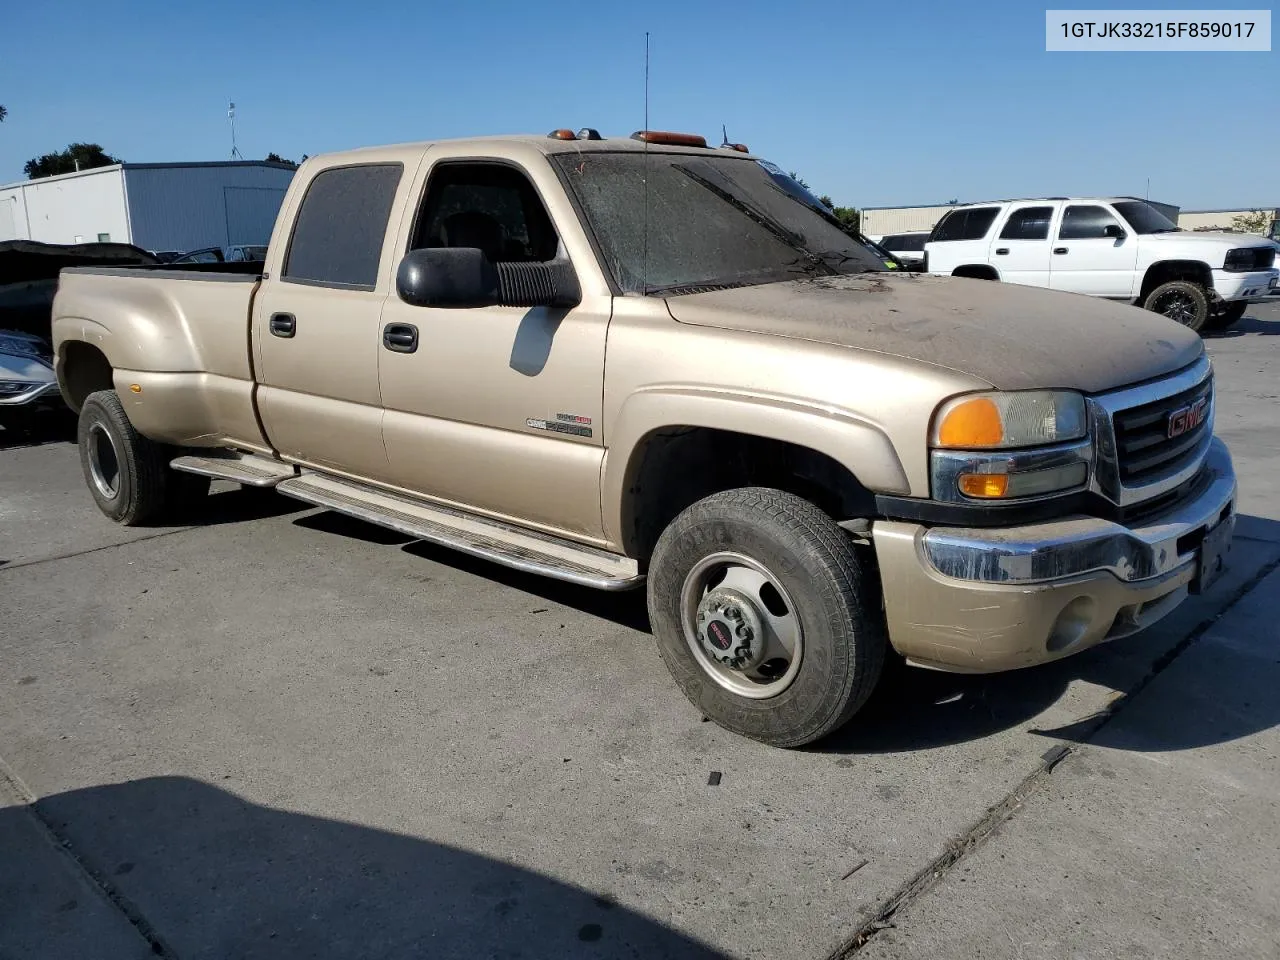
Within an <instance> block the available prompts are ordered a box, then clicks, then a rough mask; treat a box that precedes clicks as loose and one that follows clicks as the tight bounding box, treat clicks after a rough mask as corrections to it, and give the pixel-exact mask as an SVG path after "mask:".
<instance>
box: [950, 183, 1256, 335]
mask: <svg viewBox="0 0 1280 960" xmlns="http://www.w3.org/2000/svg"><path fill="white" fill-rule="evenodd" d="M1275 254H1276V248H1275V246H1274V245H1273V244H1271V243H1270V242H1268V241H1267V240H1266V239H1264V238H1262V237H1254V236H1249V235H1245V234H1233V233H1192V232H1190V231H1185V230H1179V229H1178V227H1177V225H1175V224H1174V223H1173V221H1171V220H1170V219H1169V218H1168V217H1166V216H1165V215H1164V214H1163V213H1161V212H1160V211H1159V210H1158V209H1156V207H1155V206H1153V205H1151V204H1149V203H1147V202H1145V201H1143V200H1138V199H1134V198H1131V197H1111V198H1100V197H1088V198H1065V197H1054V198H1049V199H1041V200H1005V201H1000V202H995V203H979V204H971V205H968V206H963V207H956V208H955V209H953V210H951V211H949V212H948V213H947V214H946V215H945V216H944V217H943V218H942V219H941V220H939V221H938V224H937V226H935V227H934V228H933V232H932V233H931V234H930V235H929V242H928V243H926V244H925V257H926V261H925V262H926V265H927V269H928V271H929V272H930V273H934V274H939V275H942V276H955V277H976V278H978V279H983V280H1003V281H1005V282H1006V283H1020V284H1025V285H1027V286H1032V287H1049V288H1050V289H1053V290H1067V291H1071V292H1073V293H1086V294H1090V295H1092V296H1095V297H1107V298H1109V299H1112V300H1125V301H1128V302H1130V303H1134V304H1136V305H1138V306H1143V307H1146V308H1147V309H1148V310H1154V311H1155V312H1156V313H1162V314H1164V315H1165V316H1167V317H1170V318H1172V319H1174V320H1177V321H1178V322H1179V323H1182V324H1184V325H1185V326H1187V327H1190V328H1191V329H1192V330H1197V331H1198V330H1201V329H1203V328H1205V327H1206V326H1209V327H1213V326H1227V325H1229V324H1232V323H1234V322H1235V321H1236V320H1239V319H1240V317H1241V316H1243V314H1244V311H1245V310H1246V309H1247V307H1248V305H1249V303H1250V302H1252V301H1256V300H1260V299H1262V298H1263V297H1265V296H1267V295H1268V294H1269V293H1271V292H1273V291H1274V290H1275V288H1276V277H1277V274H1276V271H1275V270H1274V269H1272V267H1273V264H1274V262H1275Z"/></svg>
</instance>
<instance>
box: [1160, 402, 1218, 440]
mask: <svg viewBox="0 0 1280 960" xmlns="http://www.w3.org/2000/svg"><path fill="white" fill-rule="evenodd" d="M1208 413H1209V398H1208V397H1201V398H1200V399H1199V400H1197V401H1196V402H1195V403H1190V404H1187V406H1185V407H1179V408H1178V409H1177V410H1175V411H1173V413H1171V414H1169V426H1168V435H1169V439H1170V440H1172V439H1173V438H1174V437H1180V436H1182V435H1183V434H1184V433H1186V432H1187V431H1188V430H1194V429H1195V428H1196V427H1198V426H1200V424H1202V423H1204V418H1205V417H1206V416H1208Z"/></svg>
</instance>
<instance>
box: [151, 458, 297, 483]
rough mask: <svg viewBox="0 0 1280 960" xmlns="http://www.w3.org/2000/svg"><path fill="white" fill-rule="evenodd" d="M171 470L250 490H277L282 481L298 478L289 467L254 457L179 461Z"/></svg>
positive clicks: (274, 461) (177, 460) (171, 463)
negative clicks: (260, 488) (265, 488)
mask: <svg viewBox="0 0 1280 960" xmlns="http://www.w3.org/2000/svg"><path fill="white" fill-rule="evenodd" d="M169 466H171V467H172V468H173V469H174V470H181V471H182V472H183V473H198V474H200V475H201V476H203V477H214V478H215V479H218V480H231V481H233V482H235V483H243V484H245V485H246V486H249V487H274V486H275V485H276V484H278V483H279V482H280V481H281V480H285V479H287V478H289V477H296V476H297V475H298V472H297V471H296V470H295V469H294V468H293V467H292V466H290V465H289V464H286V463H281V462H280V461H278V460H271V459H269V458H267V457H255V456H253V455H252V454H244V455H242V456H233V457H217V456H211V457H198V456H191V457H178V458H177V459H176V460H172V461H170V463H169Z"/></svg>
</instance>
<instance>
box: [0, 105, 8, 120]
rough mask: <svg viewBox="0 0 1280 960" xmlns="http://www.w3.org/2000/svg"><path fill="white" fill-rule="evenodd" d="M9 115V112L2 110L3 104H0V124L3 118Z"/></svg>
mask: <svg viewBox="0 0 1280 960" xmlns="http://www.w3.org/2000/svg"><path fill="white" fill-rule="evenodd" d="M8 115H9V111H8V110H6V109H5V108H4V104H3V103H0V123H4V118H5V117H7V116H8Z"/></svg>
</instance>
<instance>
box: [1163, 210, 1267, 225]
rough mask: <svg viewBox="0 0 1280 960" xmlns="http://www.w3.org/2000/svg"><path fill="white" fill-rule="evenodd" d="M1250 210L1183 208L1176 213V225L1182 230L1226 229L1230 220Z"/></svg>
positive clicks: (1248, 212)
mask: <svg viewBox="0 0 1280 960" xmlns="http://www.w3.org/2000/svg"><path fill="white" fill-rule="evenodd" d="M1252 212H1253V211H1252V210H1184V211H1183V212H1182V213H1180V214H1178V226H1180V227H1181V228H1182V229H1183V230H1227V229H1230V228H1231V221H1232V220H1233V219H1234V218H1236V217H1239V216H1243V215H1247V214H1250V213H1252Z"/></svg>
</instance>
